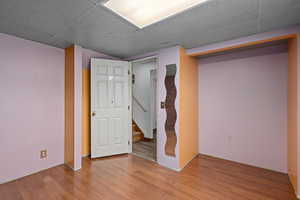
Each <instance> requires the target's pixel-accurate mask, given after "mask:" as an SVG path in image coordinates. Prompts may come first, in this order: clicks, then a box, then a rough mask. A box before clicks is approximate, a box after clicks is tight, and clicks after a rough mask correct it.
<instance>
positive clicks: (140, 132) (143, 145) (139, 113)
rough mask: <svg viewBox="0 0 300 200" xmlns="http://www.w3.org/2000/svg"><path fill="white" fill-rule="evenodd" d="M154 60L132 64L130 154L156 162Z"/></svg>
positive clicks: (155, 65)
mask: <svg viewBox="0 0 300 200" xmlns="http://www.w3.org/2000/svg"><path fill="white" fill-rule="evenodd" d="M156 68H157V60H156V58H149V59H143V60H139V61H134V62H132V153H133V154H134V155H137V156H139V157H142V158H145V159H148V160H152V161H156V133H157V131H156V130H157V129H156V107H157V106H156V105H157V104H156V87H157V79H156Z"/></svg>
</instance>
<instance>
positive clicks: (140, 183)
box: [0, 155, 296, 200]
mask: <svg viewBox="0 0 300 200" xmlns="http://www.w3.org/2000/svg"><path fill="white" fill-rule="evenodd" d="M0 199H1V200H14V199H16V200H18V199H24V200H25V199H26V200H27V199H28V200H35V199H41V200H48V199H51V200H52V199H55V200H57V199H58V200H60V199H64V200H68V199H72V200H81V199H82V200H94V199H95V200H96V199H97V200H103V199H105V200H122V199H125V200H185V199H199V200H275V199H276V200H295V199H296V197H295V196H294V195H293V190H292V187H291V185H290V183H289V181H288V177H287V176H286V175H285V174H281V173H276V172H272V171H269V170H264V169H259V168H254V167H249V166H245V165H241V164H237V163H233V162H229V161H224V160H220V159H215V158H211V157H207V156H199V157H197V158H195V159H194V160H193V161H191V163H190V164H189V165H188V166H187V167H186V168H185V169H184V170H183V171H182V172H180V173H178V172H175V171H172V170H169V169H166V168H164V167H161V166H159V165H157V164H156V163H155V162H152V161H148V160H145V159H142V158H139V157H136V156H133V155H123V156H118V157H113V158H105V159H98V160H93V161H91V160H90V159H84V161H83V168H82V169H81V170H79V171H77V172H73V171H72V170H70V169H69V168H68V167H65V166H58V167H54V168H51V169H48V170H45V171H42V172H40V173H37V174H34V175H31V176H27V177H25V178H22V179H19V180H17V181H13V182H10V183H6V184H2V185H0Z"/></svg>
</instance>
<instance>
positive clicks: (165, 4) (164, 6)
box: [103, 0, 208, 28]
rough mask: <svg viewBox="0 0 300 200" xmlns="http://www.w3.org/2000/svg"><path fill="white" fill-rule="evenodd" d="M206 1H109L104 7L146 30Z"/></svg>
mask: <svg viewBox="0 0 300 200" xmlns="http://www.w3.org/2000/svg"><path fill="white" fill-rule="evenodd" d="M205 1H208V0H108V1H106V2H105V3H104V4H103V5H104V6H105V7H107V8H109V9H110V10H112V11H113V12H115V13H117V14H118V15H120V16H121V17H123V18H125V19H126V20H127V21H129V22H131V23H132V24H134V25H136V26H137V27H139V28H144V27H146V26H149V25H151V24H154V23H156V22H158V21H161V20H163V19H166V18H168V17H170V16H173V15H176V14H178V13H180V12H183V11H185V10H187V9H189V8H192V7H194V6H196V5H199V4H201V3H204V2H205Z"/></svg>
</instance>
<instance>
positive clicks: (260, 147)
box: [199, 45, 288, 173]
mask: <svg viewBox="0 0 300 200" xmlns="http://www.w3.org/2000/svg"><path fill="white" fill-rule="evenodd" d="M199 63H200V64H199V77H200V79H199V101H200V106H199V113H200V120H199V132H200V139H199V143H200V145H199V147H200V149H199V151H200V153H203V154H208V155H212V156H216V157H220V158H224V159H228V160H233V161H237V162H240V163H245V164H249V165H253V166H258V167H262V168H267V169H272V170H275V171H280V172H285V173H286V172H287V67H288V54H287V46H286V45H280V46H274V47H265V48H261V49H253V50H247V51H243V52H239V53H231V54H227V55H221V56H216V57H210V58H204V59H200V60H199Z"/></svg>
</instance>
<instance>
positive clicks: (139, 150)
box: [132, 140, 156, 161]
mask: <svg viewBox="0 0 300 200" xmlns="http://www.w3.org/2000/svg"><path fill="white" fill-rule="evenodd" d="M132 153H133V154H135V155H137V156H140V157H142V158H145V159H148V160H152V161H155V160H156V141H155V140H147V141H145V140H141V141H139V142H136V143H133V144H132Z"/></svg>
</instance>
